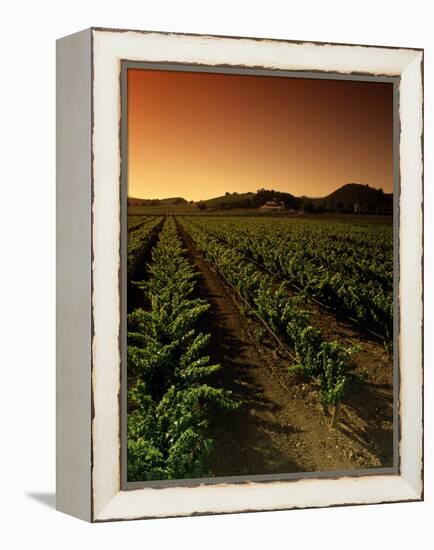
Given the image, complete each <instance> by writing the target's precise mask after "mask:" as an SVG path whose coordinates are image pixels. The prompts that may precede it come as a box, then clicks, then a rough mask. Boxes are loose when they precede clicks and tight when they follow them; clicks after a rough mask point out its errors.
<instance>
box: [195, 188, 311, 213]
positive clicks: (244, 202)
mask: <svg viewBox="0 0 434 550" xmlns="http://www.w3.org/2000/svg"><path fill="white" fill-rule="evenodd" d="M267 201H278V202H283V203H284V205H285V208H286V209H290V208H293V209H297V208H299V206H300V200H299V199H297V197H294V195H291V194H290V193H283V192H281V191H274V190H273V189H259V190H258V191H257V192H256V193H225V194H224V195H222V196H221V197H215V198H213V199H208V200H205V201H200V202H199V203H198V204H200V205H204V206H205V208H207V209H219V210H227V209H232V208H260V207H261V206H263V205H264V204H265V203H266V202H267Z"/></svg>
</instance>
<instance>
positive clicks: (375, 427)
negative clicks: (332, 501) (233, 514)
mask: <svg viewBox="0 0 434 550" xmlns="http://www.w3.org/2000/svg"><path fill="white" fill-rule="evenodd" d="M178 230H179V232H180V235H181V237H182V240H183V242H184V245H185V247H186V250H187V254H188V257H189V259H190V261H191V262H192V264H194V265H195V266H196V268H197V270H198V273H199V276H198V293H199V295H200V296H201V297H202V298H204V299H206V300H207V301H208V302H209V303H210V304H211V308H210V310H209V312H208V313H207V314H206V315H205V316H204V318H203V326H202V330H203V331H204V332H209V333H211V335H212V339H211V343H210V355H211V357H212V361H213V362H218V363H220V364H221V365H222V369H221V370H220V371H219V372H218V373H217V374H216V375H215V379H214V380H213V382H214V383H215V385H217V386H219V387H222V388H225V389H227V390H230V391H232V393H233V396H234V397H235V399H236V400H237V401H238V402H239V403H240V406H239V408H238V409H236V410H235V411H230V412H225V413H223V414H219V416H218V418H217V419H216V421H215V422H214V424H213V425H212V426H211V427H210V435H211V436H212V438H213V439H214V440H215V445H214V448H213V451H212V453H211V456H210V459H209V469H210V471H212V472H213V475H215V476H233V475H261V474H276V473H292V472H309V471H316V472H318V471H320V472H325V471H334V470H354V469H363V468H376V467H387V466H392V465H393V460H392V459H393V391H392V364H391V360H390V358H389V357H388V356H387V354H386V352H385V351H384V349H383V347H382V344H381V343H379V342H375V341H372V340H370V339H369V338H368V337H366V336H363V335H361V334H360V332H358V331H357V330H356V329H354V327H352V326H351V325H350V324H349V323H345V322H342V321H339V322H338V321H337V320H336V318H335V317H334V316H333V315H331V314H330V313H328V312H325V311H321V310H319V309H318V308H317V309H316V310H312V309H311V307H310V306H309V309H310V310H311V313H312V315H313V316H314V324H315V326H318V328H320V329H321V330H322V331H323V332H324V334H326V335H327V337H332V338H335V339H339V340H348V343H350V342H351V344H358V345H360V349H361V351H360V352H359V353H358V354H357V356H356V361H357V365H358V369H360V370H362V369H363V370H364V371H366V372H367V376H368V378H367V381H366V382H364V383H363V384H360V385H358V386H357V387H356V388H354V391H353V392H352V394H351V398H350V399H348V400H347V401H346V402H345V403H344V404H342V406H341V409H340V417H339V422H338V425H337V427H336V428H335V429H332V428H330V418H331V412H332V411H324V409H323V406H322V405H321V403H320V401H319V398H318V393H317V391H316V390H315V388H314V387H313V386H312V385H311V384H309V383H308V381H307V380H304V379H303V378H301V377H295V376H293V375H290V374H288V370H287V367H288V366H289V365H290V364H291V360H290V359H289V358H288V356H287V355H285V354H284V353H282V352H280V351H279V350H278V349H277V348H276V345H275V342H273V341H272V339H271V338H270V337H269V336H268V335H267V334H265V335H264V331H263V327H262V326H261V325H260V324H259V323H258V321H257V320H256V319H254V318H253V316H251V315H248V314H246V312H245V311H244V312H243V311H242V309H243V308H242V307H241V305H240V303H239V302H238V300H237V298H236V297H235V296H234V295H232V293H231V292H230V290H229V289H228V288H227V287H226V286H225V285H224V283H223V282H222V280H221V279H220V278H219V277H218V275H217V274H216V273H215V272H214V271H213V270H212V269H211V268H210V266H208V265H207V263H206V262H205V261H204V260H203V258H202V257H201V255H200V253H199V252H198V250H197V249H196V247H195V246H194V243H193V242H192V240H191V238H190V237H189V235H188V234H187V233H186V231H185V230H184V229H183V227H182V226H181V225H180V224H179V223H178Z"/></svg>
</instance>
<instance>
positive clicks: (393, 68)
mask: <svg viewBox="0 0 434 550" xmlns="http://www.w3.org/2000/svg"><path fill="white" fill-rule="evenodd" d="M84 32H87V33H88V34H86V35H85V41H86V43H87V41H88V40H89V55H90V56H91V60H90V62H91V69H92V71H91V72H92V89H91V101H92V106H93V110H92V123H93V124H92V128H91V130H92V155H93V162H92V173H91V180H92V193H91V194H92V212H91V235H92V237H91V239H92V243H91V245H92V251H93V257H92V266H91V269H92V275H91V278H92V284H91V287H92V319H93V322H92V327H93V332H92V352H91V353H92V357H91V362H90V363H91V373H90V376H91V384H92V403H93V407H92V412H93V415H92V424H91V455H92V460H91V463H90V464H89V476H90V477H89V479H90V491H89V503H88V504H89V510H90V511H89V512H88V511H87V508H86V512H84V511H82V510H81V508H80V507H81V506H82V504H80V503H79V504H77V506H76V507H75V508H74V506H66V505H65V506H63V507H62V506H61V507H60V508H61V509H64V511H68V512H70V513H72V514H74V515H78V516H80V517H84V518H85V519H88V520H90V521H108V520H120V519H137V518H145V517H166V516H186V515H194V514H209V513H230V512H241V511H250V510H278V509H290V508H300V507H319V506H330V505H343V504H368V503H380V502H396V501H403V500H405V501H409V500H420V499H422V498H423V411H422V407H423V394H422V391H423V358H422V322H423V301H422V285H423V273H422V255H423V234H422V232H423V220H422V216H423V212H422V208H423V156H422V138H423V80H422V79H423V74H422V72H423V52H422V51H421V50H414V49H395V48H385V47H373V46H369V47H368V46H351V45H334V44H317V43H300V42H286V41H275V40H257V39H250V38H230V37H213V36H199V35H178V34H164V33H156V32H139V31H117V30H109V29H91V30H89V31H84ZM76 36H78V35H76ZM69 38H70V37H69ZM63 40H66V41H67V40H68V38H66V39H63ZM60 42H61V41H60ZM121 60H130V61H147V62H156V63H158V62H169V63H184V64H188V65H192V64H202V65H206V66H213V65H225V66H237V67H239V66H243V67H246V66H247V67H249V66H251V67H255V68H258V67H260V68H264V69H280V70H285V71H324V72H334V73H342V74H349V73H358V74H365V75H373V76H375V75H382V76H385V75H386V76H396V77H400V90H399V91H400V93H399V121H400V144H399V156H400V187H401V193H400V202H399V208H400V231H399V256H400V267H399V269H400V274H399V275H400V278H399V280H400V283H399V299H400V334H399V361H400V385H399V392H400V393H399V402H400V439H399V456H400V474H399V475H366V476H361V477H340V478H338V479H315V478H310V479H300V480H288V481H283V480H279V481H275V482H267V483H260V482H248V483H238V484H235V483H232V484H231V483H222V484H213V485H199V486H195V487H182V486H179V487H166V488H163V489H162V488H158V489H155V488H150V487H148V488H140V489H135V490H126V491H124V490H121V471H120V452H119V448H120V425H119V422H120V410H119V407H120V400H119V393H120V361H121V356H120V349H119V340H118V338H119V326H120V325H119V323H120V295H119V273H120V255H119V237H120V192H119V191H120V187H119V186H120V169H121V164H120V133H119V122H120V115H121V101H120V70H121ZM89 421H90V420H89ZM65 423H66V424H67V420H66V421H65ZM58 467H60V468H62V467H63V465H62V464H60V465H59V464H58ZM64 469H66V468H64ZM64 475H66V473H65V472H64V473H62V476H64ZM70 475H72V476H73V475H74V474H73V473H71V474H70ZM77 482H78V480H77ZM64 500H65V502H66V501H68V496H67V495H66V496H65V499H64Z"/></svg>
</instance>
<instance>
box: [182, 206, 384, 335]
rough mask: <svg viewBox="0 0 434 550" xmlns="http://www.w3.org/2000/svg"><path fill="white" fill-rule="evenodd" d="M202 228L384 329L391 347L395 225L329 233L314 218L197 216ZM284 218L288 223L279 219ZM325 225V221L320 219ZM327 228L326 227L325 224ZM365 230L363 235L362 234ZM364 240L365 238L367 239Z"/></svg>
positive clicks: (310, 291) (332, 228) (364, 321)
mask: <svg viewBox="0 0 434 550" xmlns="http://www.w3.org/2000/svg"><path fill="white" fill-rule="evenodd" d="M191 222H192V223H194V224H195V225H196V226H197V227H199V228H200V229H202V230H203V231H207V232H208V233H209V234H210V235H212V236H214V237H216V238H217V239H220V240H222V241H223V242H225V243H227V244H228V245H230V246H233V247H234V248H236V250H237V251H239V252H240V253H242V254H244V255H245V256H246V257H248V258H250V259H252V260H254V261H256V262H259V263H260V264H262V265H263V266H264V267H265V268H267V269H268V270H270V271H272V272H274V273H276V274H278V275H279V276H280V277H282V278H283V279H284V280H286V281H287V282H288V283H289V284H291V285H293V286H297V287H298V288H301V289H302V291H303V292H304V293H305V294H307V295H309V296H310V297H312V298H315V299H317V300H320V301H322V302H323V303H324V304H325V305H327V306H328V307H331V308H333V309H335V310H338V311H339V312H340V313H341V314H344V315H346V316H347V317H351V318H354V319H355V320H356V321H357V322H358V323H359V324H362V325H363V326H366V325H367V326H369V327H371V328H373V329H376V330H377V331H380V332H382V334H383V338H384V340H385V342H386V343H387V345H388V346H391V340H392V330H393V290H392V289H393V254H392V243H391V239H390V242H389V240H388V237H387V235H388V233H387V232H388V231H389V230H390V228H388V227H386V228H383V227H381V226H377V227H376V228H375V229H376V231H377V230H378V231H379V232H380V234H379V235H376V234H375V233H374V232H373V230H372V229H371V230H368V229H367V228H366V227H363V234H362V233H361V231H359V228H358V227H357V226H355V227H354V226H353V227H351V228H350V227H349V226H346V225H343V224H334V225H331V226H327V231H326V233H324V232H323V231H322V230H321V229H320V227H317V226H316V224H315V223H314V222H312V221H310V220H309V221H307V222H304V221H302V220H297V223H298V224H302V226H301V227H300V225H294V224H293V223H291V222H292V220H273V223H271V224H270V223H266V224H264V222H263V220H256V219H254V220H253V219H243V220H240V219H235V218H233V219H231V218H225V219H216V218H210V217H208V218H207V219H206V220H204V219H203V218H192V219H191ZM277 222H283V223H277ZM321 223H322V224H324V222H321ZM322 227H323V226H322ZM362 235H363V238H362ZM363 239H364V240H363Z"/></svg>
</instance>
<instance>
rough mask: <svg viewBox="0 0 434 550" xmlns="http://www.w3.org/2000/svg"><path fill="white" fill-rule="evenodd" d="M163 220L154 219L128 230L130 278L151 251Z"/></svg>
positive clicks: (128, 268) (128, 267)
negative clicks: (145, 255)
mask: <svg viewBox="0 0 434 550" xmlns="http://www.w3.org/2000/svg"><path fill="white" fill-rule="evenodd" d="M162 220H163V218H161V217H152V218H148V219H146V220H145V221H144V220H143V219H142V221H141V223H139V224H138V225H135V226H133V227H132V228H128V249H127V271H128V277H131V275H132V274H133V273H134V271H135V269H136V267H137V265H138V264H139V262H140V261H141V259H142V258H143V256H144V254H146V252H147V251H148V250H149V249H150V247H151V244H152V242H153V240H154V237H155V235H156V233H157V232H158V230H159V228H160V227H161V223H162Z"/></svg>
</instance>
